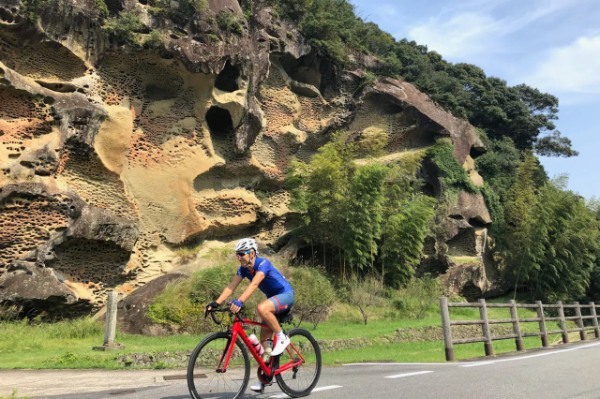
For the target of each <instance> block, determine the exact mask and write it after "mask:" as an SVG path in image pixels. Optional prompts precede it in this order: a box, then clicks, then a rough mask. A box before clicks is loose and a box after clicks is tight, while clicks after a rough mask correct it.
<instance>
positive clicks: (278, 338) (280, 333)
mask: <svg viewBox="0 0 600 399" xmlns="http://www.w3.org/2000/svg"><path fill="white" fill-rule="evenodd" d="M284 337H285V334H284V333H283V331H279V332H278V333H277V341H279V340H280V339H283V338H284Z"/></svg>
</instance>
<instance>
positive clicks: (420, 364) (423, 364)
mask: <svg viewBox="0 0 600 399" xmlns="http://www.w3.org/2000/svg"><path fill="white" fill-rule="evenodd" d="M342 366H343V367H356V366H429V367H436V366H456V363H390V362H381V363H346V364H342Z"/></svg>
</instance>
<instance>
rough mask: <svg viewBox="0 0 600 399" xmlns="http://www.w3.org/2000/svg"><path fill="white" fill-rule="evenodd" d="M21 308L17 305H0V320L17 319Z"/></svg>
mask: <svg viewBox="0 0 600 399" xmlns="http://www.w3.org/2000/svg"><path fill="white" fill-rule="evenodd" d="M22 309H23V307H22V306H18V305H9V304H5V305H0V322H3V321H13V320H19V318H20V314H21V310H22Z"/></svg>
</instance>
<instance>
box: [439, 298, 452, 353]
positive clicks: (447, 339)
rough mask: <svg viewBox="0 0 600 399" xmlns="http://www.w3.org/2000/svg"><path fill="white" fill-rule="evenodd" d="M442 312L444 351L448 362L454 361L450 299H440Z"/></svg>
mask: <svg viewBox="0 0 600 399" xmlns="http://www.w3.org/2000/svg"><path fill="white" fill-rule="evenodd" d="M440 310H441V314H442V330H443V332H444V350H445V352H446V361H449V362H451V361H454V348H453V347H452V329H451V328H450V312H449V311H448V298H446V297H445V296H442V297H440Z"/></svg>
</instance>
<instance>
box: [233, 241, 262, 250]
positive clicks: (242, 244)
mask: <svg viewBox="0 0 600 399" xmlns="http://www.w3.org/2000/svg"><path fill="white" fill-rule="evenodd" d="M251 249H253V250H254V252H256V253H258V245H257V244H256V240H255V239H254V238H242V239H241V240H239V241H238V242H237V244H235V252H238V251H250V250H251Z"/></svg>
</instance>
